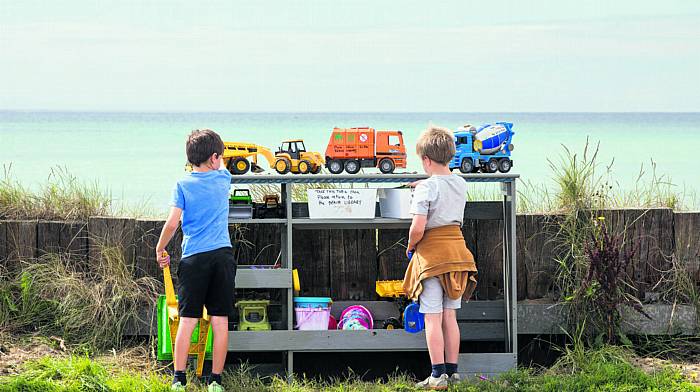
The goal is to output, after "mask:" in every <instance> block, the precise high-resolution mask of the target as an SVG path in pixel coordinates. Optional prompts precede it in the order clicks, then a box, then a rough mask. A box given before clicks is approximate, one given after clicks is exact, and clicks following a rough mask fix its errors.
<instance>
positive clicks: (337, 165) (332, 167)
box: [327, 159, 343, 174]
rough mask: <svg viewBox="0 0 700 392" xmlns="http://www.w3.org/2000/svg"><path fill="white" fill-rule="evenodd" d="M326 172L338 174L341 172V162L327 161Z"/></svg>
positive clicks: (336, 160)
mask: <svg viewBox="0 0 700 392" xmlns="http://www.w3.org/2000/svg"><path fill="white" fill-rule="evenodd" d="M327 167H328V171H329V172H331V173H333V174H340V173H342V172H343V162H342V161H340V160H338V159H331V160H330V161H328V165H327Z"/></svg>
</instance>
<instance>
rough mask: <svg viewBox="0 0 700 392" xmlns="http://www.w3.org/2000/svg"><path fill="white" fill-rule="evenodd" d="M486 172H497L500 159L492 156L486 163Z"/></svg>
mask: <svg viewBox="0 0 700 392" xmlns="http://www.w3.org/2000/svg"><path fill="white" fill-rule="evenodd" d="M485 168H486V172H487V173H495V172H497V171H498V161H497V160H496V158H491V159H489V161H488V162H487V163H486V166H485Z"/></svg>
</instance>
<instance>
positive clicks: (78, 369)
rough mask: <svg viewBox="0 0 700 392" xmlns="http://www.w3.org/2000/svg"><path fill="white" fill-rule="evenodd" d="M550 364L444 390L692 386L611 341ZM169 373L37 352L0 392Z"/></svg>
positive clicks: (238, 385) (87, 387) (301, 391)
mask: <svg viewBox="0 0 700 392" xmlns="http://www.w3.org/2000/svg"><path fill="white" fill-rule="evenodd" d="M566 350H568V351H567V352H565V353H564V355H563V356H562V358H561V359H560V360H559V361H558V362H557V363H556V364H555V366H553V367H552V368H550V369H545V370H539V371H537V370H532V369H518V370H513V371H510V372H508V373H505V374H503V375H501V376H499V377H494V378H482V379H471V380H467V381H466V382H463V383H461V384H458V385H456V386H454V387H453V388H451V390H452V391H464V392H473V391H493V392H496V391H499V392H500V391H525V392H529V391H532V392H548V391H552V392H562V391H698V390H700V388H698V387H697V386H694V385H692V384H691V383H690V382H688V381H687V380H685V379H684V378H683V377H682V376H681V375H680V374H679V373H678V372H677V371H674V370H673V369H671V368H662V369H655V370H652V371H651V372H645V371H643V370H642V369H640V368H638V367H635V366H634V365H633V364H632V360H633V359H634V354H633V353H631V352H630V351H627V350H625V349H622V348H619V347H613V346H603V347H601V348H598V349H595V350H586V349H583V348H577V347H570V348H566ZM169 381H170V377H169V376H168V375H167V374H166V373H165V372H164V371H157V370H152V371H150V372H143V371H139V370H136V369H132V368H129V367H123V366H118V365H117V364H114V363H111V362H106V361H104V360H102V359H89V358H88V357H85V356H71V357H67V358H51V357H44V358H41V359H38V360H34V361H29V362H27V363H25V364H24V365H23V366H22V370H21V372H20V373H19V374H14V375H10V376H4V377H0V392H11V391H12V392H14V391H144V392H146V391H167V390H168V384H169ZM414 382H415V381H414V380H412V379H411V378H409V377H408V376H406V375H401V374H396V375H392V376H389V377H388V378H387V379H386V380H383V381H381V380H362V379H361V378H360V377H358V376H356V375H351V376H349V377H347V378H343V379H333V380H326V381H321V380H314V379H307V378H304V377H303V376H297V377H293V378H291V379H286V378H280V377H278V376H272V377H256V376H255V375H254V374H253V373H252V372H251V368H250V367H248V366H240V367H236V368H232V369H230V370H227V371H225V372H224V374H223V384H224V387H226V388H227V390H228V391H249V392H268V391H269V392H282V391H295V392H307V391H308V392H312V391H314V392H315V391H336V392H351V391H352V392H354V391H357V392H375V391H376V392H390V391H396V392H409V391H415V390H416V389H415V388H414V386H413V385H414ZM188 390H189V391H193V392H196V391H202V392H203V391H205V390H206V388H205V386H204V383H202V382H200V381H198V380H195V379H193V378H192V377H190V383H188Z"/></svg>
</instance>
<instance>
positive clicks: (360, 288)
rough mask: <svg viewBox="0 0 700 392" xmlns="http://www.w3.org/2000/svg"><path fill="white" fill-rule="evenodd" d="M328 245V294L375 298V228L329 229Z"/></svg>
mask: <svg viewBox="0 0 700 392" xmlns="http://www.w3.org/2000/svg"><path fill="white" fill-rule="evenodd" d="M329 247H330V265H331V268H330V276H331V296H332V298H333V299H336V300H355V301H357V300H368V299H373V298H375V297H376V296H375V295H374V287H375V282H376V280H377V267H376V262H377V261H376V260H377V248H376V234H375V230H372V229H358V230H330V244H329Z"/></svg>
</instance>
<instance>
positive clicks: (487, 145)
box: [474, 124, 510, 154]
mask: <svg viewBox="0 0 700 392" xmlns="http://www.w3.org/2000/svg"><path fill="white" fill-rule="evenodd" d="M474 139H475V143H474V147H475V149H477V148H478V149H477V151H478V152H480V153H481V154H494V153H496V152H498V151H500V150H502V149H503V147H504V146H505V145H506V144H508V142H509V139H510V130H509V129H507V128H506V127H505V126H504V125H501V124H492V125H487V126H485V127H483V128H481V129H480V130H479V131H477V133H476V135H474ZM476 141H478V142H476Z"/></svg>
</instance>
